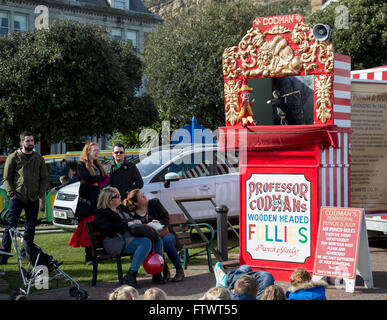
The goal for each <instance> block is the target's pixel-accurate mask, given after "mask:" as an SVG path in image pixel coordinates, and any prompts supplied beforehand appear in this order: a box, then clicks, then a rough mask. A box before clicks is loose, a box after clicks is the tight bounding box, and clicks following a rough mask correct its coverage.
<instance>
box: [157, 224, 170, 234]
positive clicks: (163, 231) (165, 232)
mask: <svg viewBox="0 0 387 320" xmlns="http://www.w3.org/2000/svg"><path fill="white" fill-rule="evenodd" d="M158 232H159V237H164V236H166V235H167V234H169V229H168V227H167V226H166V227H164V228H162V229H161V230H159V231H158Z"/></svg>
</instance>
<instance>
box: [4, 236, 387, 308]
mask: <svg viewBox="0 0 387 320" xmlns="http://www.w3.org/2000/svg"><path fill="white" fill-rule="evenodd" d="M370 255H371V264H372V271H373V280H374V288H372V289H367V288H365V287H364V286H363V282H362V279H361V278H360V277H358V278H357V280H356V287H355V292H354V293H348V292H345V290H344V289H337V288H336V287H335V286H334V285H329V287H328V289H327V291H326V295H327V298H328V300H387V240H384V241H377V242H370ZM172 276H173V271H172ZM5 280H6V275H3V276H0V300H7V299H9V296H8V295H6V294H3V293H1V292H4V288H5V287H6V286H7V284H6V281H5ZM138 282H139V284H140V285H141V289H140V290H139V292H140V294H143V293H144V291H145V290H146V289H148V288H150V287H153V286H154V284H153V283H152V281H151V277H150V276H146V277H141V278H139V281H138ZM215 283H216V282H215V277H214V275H213V273H210V272H209V271H208V266H207V265H195V266H189V267H188V270H187V271H186V279H185V280H184V281H182V282H178V283H172V282H171V283H168V284H165V285H161V286H160V288H162V289H163V290H164V291H165V292H166V293H167V295H168V297H169V299H171V300H198V299H199V298H200V297H202V296H203V294H204V293H205V292H206V291H207V290H208V289H210V288H211V287H213V286H215ZM277 284H279V285H281V286H282V287H283V288H284V289H287V288H288V287H289V283H287V282H277ZM117 286H118V284H117V282H116V281H114V282H98V283H97V286H95V287H91V286H89V285H85V286H82V288H83V289H85V290H86V291H87V292H88V294H89V298H88V300H107V299H108V296H109V293H110V292H112V291H113V290H114V289H115V288H116V287H117ZM28 300H74V298H72V297H70V295H69V293H68V288H63V289H51V290H46V291H41V292H38V293H35V294H32V295H29V297H28Z"/></svg>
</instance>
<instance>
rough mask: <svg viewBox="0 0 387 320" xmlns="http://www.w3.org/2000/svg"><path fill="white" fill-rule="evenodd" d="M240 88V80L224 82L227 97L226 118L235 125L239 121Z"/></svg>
mask: <svg viewBox="0 0 387 320" xmlns="http://www.w3.org/2000/svg"><path fill="white" fill-rule="evenodd" d="M238 88H239V81H238V82H235V81H233V80H231V81H229V82H227V83H225V84H224V94H225V99H226V120H227V121H228V122H229V123H231V125H235V123H237V122H238V117H239V112H238Z"/></svg>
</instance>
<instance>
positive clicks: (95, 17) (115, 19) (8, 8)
mask: <svg viewBox="0 0 387 320" xmlns="http://www.w3.org/2000/svg"><path fill="white" fill-rule="evenodd" d="M41 6H45V7H47V9H48V18H49V21H52V20H54V19H61V18H65V19H69V20H76V21H80V22H84V23H95V24H98V25H102V26H105V27H107V28H108V29H109V30H110V31H111V34H112V36H113V37H114V38H116V39H122V40H128V41H131V42H132V43H133V46H134V47H136V48H137V49H138V50H139V51H140V52H141V51H142V44H143V41H144V36H146V33H147V32H148V31H150V30H151V29H152V28H153V27H154V26H155V25H156V24H157V23H159V22H161V21H162V19H161V17H160V16H158V15H156V14H153V13H151V12H150V11H148V9H147V8H146V7H145V6H144V4H143V2H142V0H1V2H0V35H2V36H4V35H7V34H8V33H10V32H18V31H32V30H35V25H36V23H38V21H37V19H40V18H41V17H42V15H43V14H44V12H43V11H42V10H41Z"/></svg>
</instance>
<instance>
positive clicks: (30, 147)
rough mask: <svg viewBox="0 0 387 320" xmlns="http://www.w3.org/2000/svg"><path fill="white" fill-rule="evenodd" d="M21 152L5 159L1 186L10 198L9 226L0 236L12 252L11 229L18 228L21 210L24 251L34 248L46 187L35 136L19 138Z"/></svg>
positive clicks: (45, 176) (5, 258)
mask: <svg viewBox="0 0 387 320" xmlns="http://www.w3.org/2000/svg"><path fill="white" fill-rule="evenodd" d="M20 144H21V146H22V147H21V148H20V149H18V150H16V151H15V152H13V153H12V154H10V155H9V156H8V157H7V161H6V162H5V167H4V186H5V188H6V190H7V194H8V197H9V199H10V200H9V206H8V210H9V213H8V226H6V227H5V230H4V233H3V240H2V246H3V248H4V250H5V251H8V252H10V251H11V238H10V235H9V231H8V230H9V228H10V227H17V224H18V221H19V217H20V214H21V212H22V210H23V209H24V212H25V216H26V222H25V232H24V241H25V245H26V248H28V247H29V246H30V245H32V244H33V241H34V236H35V227H36V224H37V220H38V213H39V199H40V198H42V197H43V196H44V193H45V191H46V187H47V186H48V174H47V168H46V164H45V162H44V159H43V157H42V156H41V155H39V154H38V153H37V152H36V151H34V146H35V143H34V135H33V134H32V133H31V132H27V131H25V132H23V133H21V134H20ZM7 259H8V257H5V256H2V257H1V260H0V264H6V263H7Z"/></svg>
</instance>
